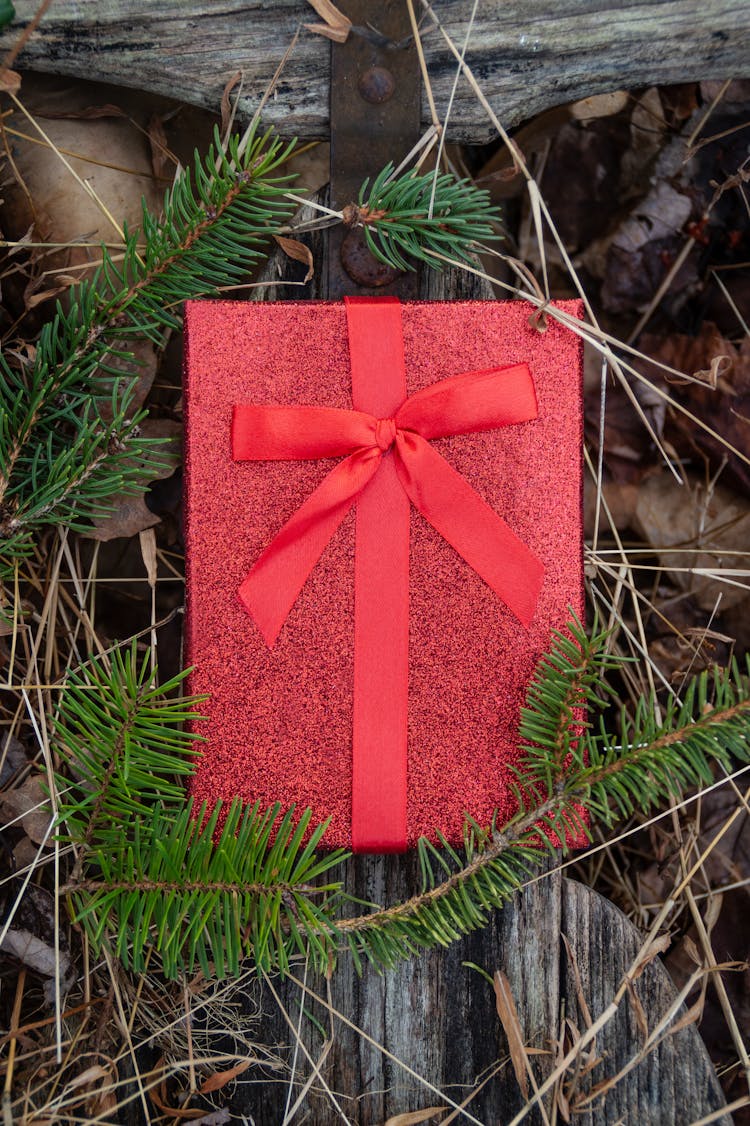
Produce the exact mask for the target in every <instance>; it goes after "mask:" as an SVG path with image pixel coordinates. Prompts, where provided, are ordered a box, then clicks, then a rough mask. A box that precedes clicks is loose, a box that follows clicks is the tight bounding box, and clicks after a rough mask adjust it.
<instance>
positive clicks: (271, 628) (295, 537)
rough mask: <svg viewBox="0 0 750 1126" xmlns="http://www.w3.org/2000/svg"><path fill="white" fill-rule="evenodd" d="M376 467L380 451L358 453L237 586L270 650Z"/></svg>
mask: <svg viewBox="0 0 750 1126" xmlns="http://www.w3.org/2000/svg"><path fill="white" fill-rule="evenodd" d="M379 466H380V450H378V449H377V448H376V449H375V450H373V449H366V450H358V451H356V452H355V453H353V454H351V455H350V456H349V457H347V458H345V459H344V460H343V461H341V462H339V464H338V465H337V466H336V467H335V468H334V469H332V470H331V472H330V473H329V474H328V476H327V477H325V478H324V479H323V481H322V482H321V484H320V485H318V487H317V489H315V491H314V492H312V493H311V494H310V496H309V497H308V498H307V500H306V501H305V502H304V504H303V505H302V506H301V507H300V508H298V509H297V511H296V512H295V513H294V515H293V516H292V517H291V518H290V519H289V520H287V522H286V524H284V526H283V528H281V530H280V531H279V532H278V533H277V534H276V536H275V537H274V538H273V540H272V541H271V543H270V544H269V545H268V547H267V548H266V549H265V551H264V552H263V554H262V555H261V556H260V557H259V558H258V560H257V561H256V563H255V564H254V565H253V567H252V569H251V570H250V572H249V573H248V575H247V576H246V578H245V580H244V582H243V583H242V585H241V586H240V589H239V595H240V599H241V601H242V603H243V605H244V606H245V609H246V610H247V612H248V614H250V616H251V618H252V619H253V620H254V621H255V623H256V625H257V626H258V629H259V630H260V632H261V633H262V634H263V638H264V640H265V642H266V645H268V647H269V648H271V647H272V646H273V644H274V642H275V641H276V638H277V637H278V635H279V633H280V632H281V628H282V626H283V625H284V622H285V621H286V619H287V616H288V614H289V611H290V610H291V608H292V606H293V605H294V603H295V602H296V601H297V597H298V595H299V592H300V591H301V590H302V587H303V586H304V585H305V582H306V581H307V578H308V575H309V574H310V572H311V571H312V569H313V567H314V566H315V564H316V563H317V562H318V560H319V559H320V556H321V555H322V554H323V552H324V551H325V549H326V547H327V546H328V543H329V541H330V540H331V538H332V537H333V535H334V533H335V532H336V529H337V528H338V527H339V525H340V524H341V521H342V520H343V519H344V517H345V516H346V514H347V512H348V511H349V509H350V508H351V506H352V504H353V503H354V501H355V500H356V498H357V495H358V494H359V493H360V492H361V491H362V489H363V488H364V487H365V485H366V484H367V483H368V481H370V479H371V478H372V477H373V475H374V474H375V473H377V471H378V468H379Z"/></svg>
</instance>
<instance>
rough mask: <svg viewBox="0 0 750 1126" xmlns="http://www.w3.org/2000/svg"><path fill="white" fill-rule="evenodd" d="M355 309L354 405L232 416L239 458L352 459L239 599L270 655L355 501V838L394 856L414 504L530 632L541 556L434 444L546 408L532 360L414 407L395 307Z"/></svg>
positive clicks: (461, 380)
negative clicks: (538, 391) (537, 388)
mask: <svg viewBox="0 0 750 1126" xmlns="http://www.w3.org/2000/svg"><path fill="white" fill-rule="evenodd" d="M346 312H347V320H348V327H349V348H350V355H351V365H352V398H353V401H354V405H355V407H357V408H359V409H355V410H338V409H333V408H328V407H300V406H293V407H278V406H251V405H244V404H242V405H236V406H235V408H234V417H233V420H232V452H233V456H234V459H235V460H241V461H266V460H275V459H283V460H298V459H309V458H316V459H317V458H331V457H341V456H342V455H345V456H344V460H343V461H341V462H339V463H338V465H336V466H335V467H334V468H333V469H332V470H331V472H330V473H329V474H328V476H327V477H325V479H324V480H323V481H322V483H321V484H320V485H319V486H318V487H317V489H315V490H314V492H313V493H312V494H311V495H310V496H309V497H308V498H307V500H306V501H305V502H304V503H303V504H302V506H301V507H300V508H299V509H298V510H297V512H296V513H295V514H294V515H293V516H292V517H291V519H289V520H288V521H287V523H286V524H285V525H284V526H283V528H282V529H281V530H280V531H279V532H278V533H277V535H276V536H275V537H274V539H273V540H272V542H271V543H270V544H269V545H268V547H267V548H266V549H265V550H264V551H263V553H262V554H261V556H260V557H259V559H258V560H257V562H256V563H255V565H254V566H253V568H252V569H251V571H250V573H249V574H248V575H247V577H246V578H245V580H244V582H243V583H242V586H241V587H240V597H241V599H242V602H243V603H244V605H245V607H246V609H247V611H248V613H249V614H250V615H251V617H252V618H253V619H254V620H255V622H256V623H257V625H258V627H259V628H260V630H261V633H262V634H263V637H264V638H265V641H266V643H267V644H268V645H269V646H272V645H273V643H274V642H275V640H276V638H277V637H278V634H279V632H280V630H281V628H282V626H283V624H284V621H285V620H286V617H287V615H288V614H289V611H290V610H291V608H292V606H293V605H294V602H295V601H296V599H297V596H298V594H299V592H300V590H301V589H302V587H303V586H304V583H305V581H306V580H307V577H308V575H309V574H310V572H311V571H312V569H313V567H314V566H315V564H316V563H317V561H318V559H319V558H320V556H321V554H322V553H323V551H324V549H325V547H326V545H327V544H328V542H329V540H330V539H331V537H332V536H333V535H334V533H335V531H336V529H337V528H338V526H339V525H340V523H341V521H342V520H343V519H344V516H345V515H346V513H347V512H348V511H349V509H350V508H351V506H352V504H354V502H355V501H356V502H357V540H356V561H355V657H354V738H353V753H354V761H353V790H352V802H353V807H352V835H353V843H354V847H355V849H358V850H359V851H375V850H378V851H398V850H401V849H403V848H404V847H405V846H406V707H407V689H408V574H409V572H408V567H409V562H408V542H409V501H411V503H412V504H413V505H414V507H415V508H416V509H418V511H419V512H421V513H422V515H423V516H424V517H425V519H426V520H428V521H429V523H430V524H432V525H433V527H434V528H436V529H437V531H438V532H440V534H441V535H442V536H443V537H444V538H445V539H446V540H447V541H448V542H449V543H450V544H451V545H452V546H453V547H454V548H455V549H456V551H457V552H458V553H459V554H460V555H461V556H462V557H463V558H464V559H465V560H466V562H467V563H468V564H469V565H470V566H471V567H473V568H474V570H475V571H476V572H477V573H478V574H479V575H481V577H482V578H483V579H484V581H485V582H486V583H487V584H488V585H489V586H490V587H491V588H492V590H494V591H495V593H496V594H497V595H498V597H499V598H500V599H501V600H502V601H503V602H504V603H505V604H506V606H508V608H509V609H510V610H512V612H513V613H514V614H515V616H516V617H517V618H518V619H519V620H520V621H521V622H522V623H523V624H524V625H528V624H529V622H530V621H531V618H532V617H533V614H534V609H535V607H536V603H537V599H538V597H539V592H540V589H541V585H542V579H543V576H544V567H543V565H542V563H541V561H540V560H539V559H538V558H537V556H536V555H534V553H533V552H532V551H531V550H530V549H529V548H528V547H527V546H526V545H525V544H524V543H523V542H522V541H521V540H520V539H519V538H518V537H517V536H516V535H515V533H514V532H512V531H511V529H510V528H509V527H508V525H507V524H506V523H505V521H504V520H502V519H501V517H500V516H498V515H497V513H496V512H494V511H493V509H491V508H490V507H489V505H487V504H486V503H485V501H483V500H482V498H481V497H480V496H479V495H478V493H476V492H475V490H474V489H473V488H472V487H471V485H469V483H468V482H467V481H466V480H465V478H464V477H462V476H461V475H460V474H459V473H457V472H456V471H455V470H454V469H453V468H452V467H451V466H450V465H449V464H448V462H447V461H446V460H445V459H444V458H443V457H442V456H441V455H440V454H439V453H438V452H437V451H436V450H435V449H433V448H432V447H431V446H430V444H429V441H430V439H432V438H441V437H445V436H447V435H453V434H466V433H470V432H476V431H481V430H494V429H496V428H497V427H500V426H509V425H512V424H514V423H519V422H527V421H530V420H531V419H534V418H536V416H537V404H536V395H535V392H534V384H533V380H532V378H531V373H530V372H529V369H528V367H527V366H526V364H516V365H514V366H512V367H503V368H491V369H489V370H487V371H472V372H467V373H466V374H464V375H457V376H453V377H452V378H450V379H443V380H441V381H440V382H438V383H434V384H433V385H432V386H430V387H426V388H424V389H423V390H421V391H417V392H416V393H415V394H414V395H411V396H409V397H408V398H407V397H406V377H405V367H404V357H403V337H402V328H401V307H400V303H399V302H398V301H397V300H396V299H393V298H349V299H347V300H346ZM394 407H395V408H396V409H394ZM407 497H408V500H407V499H406V498H407Z"/></svg>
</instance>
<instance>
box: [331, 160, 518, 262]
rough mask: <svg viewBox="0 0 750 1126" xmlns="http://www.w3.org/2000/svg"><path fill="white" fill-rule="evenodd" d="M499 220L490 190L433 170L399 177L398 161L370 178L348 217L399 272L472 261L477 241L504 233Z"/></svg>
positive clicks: (346, 217)
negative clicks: (497, 226) (419, 265)
mask: <svg viewBox="0 0 750 1126" xmlns="http://www.w3.org/2000/svg"><path fill="white" fill-rule="evenodd" d="M499 218H500V212H499V210H498V209H497V208H496V207H493V206H492V205H491V203H490V197H489V193H488V192H486V191H484V190H483V189H481V188H477V187H476V186H475V185H474V184H472V183H471V181H469V180H456V179H455V178H454V177H453V176H451V175H449V174H448V173H440V174H438V175H435V173H433V172H428V173H426V174H425V175H423V176H420V175H419V174H418V173H417V172H410V173H408V174H407V175H405V176H399V177H395V178H394V176H393V164H387V165H386V167H385V168H384V169H383V171H382V172H380V174H379V175H378V176H376V177H375V180H374V181H373V183H372V186H370V183H369V181H368V180H366V181H365V183H364V184H363V185H362V189H361V191H360V193H359V206H358V207H356V208H351V209H349V211H348V213H347V214H346V215H345V221H348V222H349V223H350V224H351V225H354V224H361V225H362V226H363V228H364V233H365V239H366V241H367V245H368V246H369V248H370V250H371V251H372V253H373V254H374V255H375V257H376V258H378V259H379V260H380V261H381V262H384V263H385V264H386V265H389V266H393V267H394V268H395V269H397V270H414V269H415V268H416V263H417V262H425V263H426V264H427V265H428V266H432V267H433V268H434V269H441V268H442V266H443V264H444V263H443V261H442V258H448V259H450V260H451V261H458V262H468V263H471V260H472V254H473V253H475V252H476V244H477V243H478V242H488V241H491V240H494V239H497V238H499V237H500V236H499V235H498V233H497V231H496V229H495V224H497V222H498V220H499ZM438 256H440V257H438Z"/></svg>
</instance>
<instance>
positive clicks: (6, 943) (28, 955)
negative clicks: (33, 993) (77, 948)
mask: <svg viewBox="0 0 750 1126" xmlns="http://www.w3.org/2000/svg"><path fill="white" fill-rule="evenodd" d="M0 950H2V952H3V954H4V955H6V956H8V957H13V958H17V959H18V960H19V962H23V964H24V965H25V966H28V967H29V969H30V970H34V972H35V973H38V974H42V975H43V976H44V977H55V975H56V974H57V973H58V971H59V973H60V976H61V977H67V975H68V971H69V970H70V956H69V955H68V954H67V953H66V952H65V951H63V950H61V951H60V955H59V957H58V956H57V955H56V953H55V947H54V945H51V944H50V943H47V942H45V941H44V939H42V938H39V936H38V935H36V934H32V933H31V931H27V930H24V929H21V928H16V927H11V928H10V929H9V930H7V931H6V932H5V937H4V938H3V941H2V943H0Z"/></svg>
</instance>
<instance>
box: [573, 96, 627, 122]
mask: <svg viewBox="0 0 750 1126" xmlns="http://www.w3.org/2000/svg"><path fill="white" fill-rule="evenodd" d="M629 97H630V95H629V94H628V92H627V90H613V91H612V93H611V94H592V95H591V97H590V98H581V100H580V101H578V102H573V104H572V105H571V106H570V114H571V117H575V118H576V119H577V120H578V121H586V120H587V119H590V118H593V117H611V116H612V114H614V113H619V112H620V110H621V109H625V106H626V105H627V104H628V98H629Z"/></svg>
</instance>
